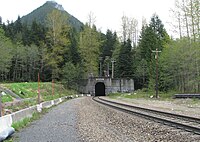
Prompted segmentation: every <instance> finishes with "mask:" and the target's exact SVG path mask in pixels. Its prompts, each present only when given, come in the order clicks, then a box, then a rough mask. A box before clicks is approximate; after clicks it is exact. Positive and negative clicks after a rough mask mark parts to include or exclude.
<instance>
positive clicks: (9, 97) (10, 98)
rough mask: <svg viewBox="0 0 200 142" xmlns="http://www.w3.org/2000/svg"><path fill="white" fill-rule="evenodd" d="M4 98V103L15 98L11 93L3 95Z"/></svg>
mask: <svg viewBox="0 0 200 142" xmlns="http://www.w3.org/2000/svg"><path fill="white" fill-rule="evenodd" d="M1 99H2V103H5V102H12V101H13V98H12V97H11V96H10V95H3V96H2V97H1Z"/></svg>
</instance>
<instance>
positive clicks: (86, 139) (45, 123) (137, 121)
mask: <svg viewBox="0 0 200 142" xmlns="http://www.w3.org/2000/svg"><path fill="white" fill-rule="evenodd" d="M16 135H17V136H18V140H19V141H20V142H161V141H162V142H200V136H199V135H194V134H192V133H188V132H184V131H182V130H177V129H175V128H172V127H169V126H165V125H162V124H159V123H155V122H152V121H149V120H146V119H143V118H140V117H137V116H133V115H130V114H126V113H123V112H119V111H117V110H113V109H111V108H109V107H106V106H103V105H101V104H98V103H96V102H93V101H92V98H91V97H81V98H77V99H73V100H69V101H67V102H65V103H62V104H61V105H59V106H57V107H54V108H53V109H51V110H50V111H49V112H48V113H47V114H46V115H44V116H43V117H42V118H41V119H40V120H38V121H35V122H33V123H32V124H31V125H30V126H29V127H27V128H25V129H23V130H22V131H21V132H19V133H17V134H16Z"/></svg>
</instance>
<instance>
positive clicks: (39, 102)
mask: <svg viewBox="0 0 200 142" xmlns="http://www.w3.org/2000/svg"><path fill="white" fill-rule="evenodd" d="M38 104H40V73H39V72H38Z"/></svg>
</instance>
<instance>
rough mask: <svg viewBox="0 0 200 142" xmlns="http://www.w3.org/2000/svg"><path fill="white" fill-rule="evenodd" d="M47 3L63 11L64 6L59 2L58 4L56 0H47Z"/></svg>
mask: <svg viewBox="0 0 200 142" xmlns="http://www.w3.org/2000/svg"><path fill="white" fill-rule="evenodd" d="M47 4H51V5H52V6H53V7H54V8H56V9H58V10H60V11H65V10H64V8H63V7H62V5H61V4H58V3H57V2H56V1H54V0H51V1H47Z"/></svg>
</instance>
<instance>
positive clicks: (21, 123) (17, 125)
mask: <svg viewBox="0 0 200 142" xmlns="http://www.w3.org/2000/svg"><path fill="white" fill-rule="evenodd" d="M46 112H47V110H46V109H44V110H43V111H42V113H39V112H34V113H33V115H32V117H27V118H24V119H23V120H21V121H19V122H16V123H13V124H12V127H13V128H14V129H15V131H20V130H21V129H23V128H25V127H27V126H28V125H29V124H30V123H31V122H33V121H35V120H38V119H39V118H40V117H41V116H42V115H43V114H45V113H46Z"/></svg>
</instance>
